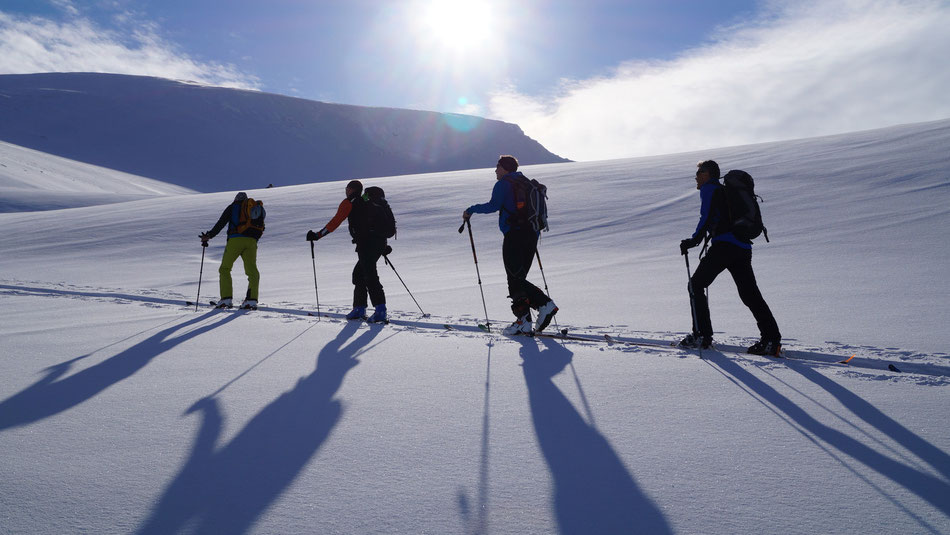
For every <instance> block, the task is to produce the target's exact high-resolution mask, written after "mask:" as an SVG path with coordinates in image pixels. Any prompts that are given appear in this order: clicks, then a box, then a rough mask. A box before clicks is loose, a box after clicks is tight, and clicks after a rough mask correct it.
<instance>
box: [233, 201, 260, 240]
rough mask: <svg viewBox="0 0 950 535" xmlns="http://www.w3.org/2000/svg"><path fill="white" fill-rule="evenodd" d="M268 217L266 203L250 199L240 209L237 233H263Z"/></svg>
mask: <svg viewBox="0 0 950 535" xmlns="http://www.w3.org/2000/svg"><path fill="white" fill-rule="evenodd" d="M266 215H267V212H265V211H264V203H263V202H261V201H255V200H254V199H252V198H250V197H248V198H247V199H245V200H244V202H242V203H241V205H240V206H239V207H238V214H237V225H236V226H235V228H236V230H237V233H238V234H243V233H244V232H245V231H248V230H251V231H256V232H259V233H263V232H264V217H265V216H266ZM252 233H253V232H252Z"/></svg>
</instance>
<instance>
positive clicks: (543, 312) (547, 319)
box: [534, 301, 558, 332]
mask: <svg viewBox="0 0 950 535" xmlns="http://www.w3.org/2000/svg"><path fill="white" fill-rule="evenodd" d="M557 310H558V308H557V305H555V304H554V301H548V302H547V303H545V304H543V305H541V307H540V308H538V320H537V321H536V322H535V324H534V331H535V332H541V331H543V330H544V328H545V327H547V326H548V325H549V324H550V323H551V319H552V318H553V317H554V315H555V314H557Z"/></svg>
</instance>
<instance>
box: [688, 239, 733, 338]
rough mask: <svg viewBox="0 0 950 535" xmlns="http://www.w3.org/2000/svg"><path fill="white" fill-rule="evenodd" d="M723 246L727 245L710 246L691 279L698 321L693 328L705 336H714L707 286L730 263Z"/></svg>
mask: <svg viewBox="0 0 950 535" xmlns="http://www.w3.org/2000/svg"><path fill="white" fill-rule="evenodd" d="M723 247H725V246H722V245H720V246H717V245H715V244H714V245H713V246H712V247H710V248H709V252H708V253H706V256H704V257H703V259H702V260H700V261H699V267H697V268H696V271H695V272H693V276H692V278H691V279H690V282H691V284H690V288H692V292H693V304H694V306H695V307H696V323H697V324H696V325H694V326H693V328H694V329H697V330H698V333H697V334H700V335H702V336H704V337H706V336H708V337H710V338H712V334H713V328H712V319H711V318H710V316H709V301H708V300H707V299H706V288H708V287H709V285H710V284H712V283H713V281H714V280H716V277H717V276H719V274H720V273H722V272H723V270H724V269H726V266H727V265H728V260H729V258H728V254H727V253H728V251H727V250H725V249H723Z"/></svg>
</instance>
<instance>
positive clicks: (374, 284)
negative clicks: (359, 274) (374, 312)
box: [359, 247, 386, 306]
mask: <svg viewBox="0 0 950 535" xmlns="http://www.w3.org/2000/svg"><path fill="white" fill-rule="evenodd" d="M367 249H369V250H368V251H364V252H360V253H359V257H360V261H359V265H360V268H361V269H362V271H363V283H364V286H365V288H366V292H367V293H369V298H370V301H371V302H372V303H373V306H379V305H385V304H386V294H385V293H384V292H383V284H382V283H381V282H380V281H379V271H378V270H377V269H376V263H377V262H379V257H381V256H382V251H381V250H380V249H379V248H376V247H372V248H370V247H367Z"/></svg>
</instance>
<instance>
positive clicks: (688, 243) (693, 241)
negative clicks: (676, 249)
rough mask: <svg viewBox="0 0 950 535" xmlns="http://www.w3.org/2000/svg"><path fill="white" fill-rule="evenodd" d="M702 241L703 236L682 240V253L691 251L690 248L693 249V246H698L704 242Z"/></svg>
mask: <svg viewBox="0 0 950 535" xmlns="http://www.w3.org/2000/svg"><path fill="white" fill-rule="evenodd" d="M702 241H703V239H702V237H701V236H697V237H695V238H686V239H685V240H683V241H681V242H680V254H683V255H685V254H687V253H689V250H690V249H692V248H693V247H696V246H697V245H699V244H700V243H702Z"/></svg>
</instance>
